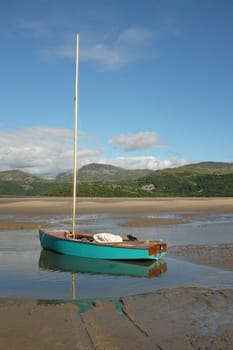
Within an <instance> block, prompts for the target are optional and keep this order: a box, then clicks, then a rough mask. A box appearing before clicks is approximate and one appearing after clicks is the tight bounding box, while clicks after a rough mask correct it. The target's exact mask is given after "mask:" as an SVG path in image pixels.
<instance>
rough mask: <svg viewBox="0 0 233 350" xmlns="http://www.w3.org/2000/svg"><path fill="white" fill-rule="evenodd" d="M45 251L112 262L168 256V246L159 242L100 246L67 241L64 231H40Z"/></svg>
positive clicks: (84, 242)
mask: <svg viewBox="0 0 233 350" xmlns="http://www.w3.org/2000/svg"><path fill="white" fill-rule="evenodd" d="M39 237H40V242H41V246H42V248H43V249H47V250H51V251H54V252H57V253H60V254H65V255H72V256H77V257H82V258H92V259H110V260H159V259H160V258H162V257H163V256H164V255H165V254H166V245H165V244H159V243H158V242H148V241H147V242H138V243H134V242H130V244H124V242H123V244H119V243H116V244H114V243H112V244H106V243H104V244H100V243H94V242H89V241H81V240H73V239H67V237H66V235H65V232H64V231H60V230H59V231H45V230H41V229H40V230H39Z"/></svg>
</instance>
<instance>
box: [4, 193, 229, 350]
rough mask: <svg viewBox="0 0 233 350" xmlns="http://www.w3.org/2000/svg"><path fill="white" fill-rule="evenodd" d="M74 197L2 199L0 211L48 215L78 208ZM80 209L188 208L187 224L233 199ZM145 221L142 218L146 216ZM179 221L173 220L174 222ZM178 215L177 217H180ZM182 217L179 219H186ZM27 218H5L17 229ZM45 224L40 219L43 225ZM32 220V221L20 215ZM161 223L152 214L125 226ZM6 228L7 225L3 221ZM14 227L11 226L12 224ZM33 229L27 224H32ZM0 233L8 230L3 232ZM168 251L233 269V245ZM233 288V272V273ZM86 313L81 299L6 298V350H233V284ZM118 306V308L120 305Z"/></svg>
mask: <svg viewBox="0 0 233 350" xmlns="http://www.w3.org/2000/svg"><path fill="white" fill-rule="evenodd" d="M70 201H71V200H70V199H66V198H65V199H57V198H56V199H54V198H48V199H47V198H46V199H44V198H39V199H38V198H36V199H34V198H30V199H29V198H27V199H24V198H21V199H19V198H18V199H13V198H11V199H8V198H4V199H3V198H1V199H0V214H5V215H17V217H18V220H19V218H20V215H23V216H25V215H26V216H29V217H31V218H32V217H33V215H35V216H38V215H39V216H40V217H41V218H42V221H41V223H43V218H44V219H45V221H44V223H45V222H46V217H47V216H48V215H53V214H67V213H69V212H70V211H71V203H70ZM79 206H80V208H79V209H78V210H79V212H80V213H97V212H99V213H101V212H103V213H114V214H115V213H117V214H124V215H125V214H127V213H128V214H130V213H152V212H153V213H154V212H159V213H178V212H179V213H182V215H180V216H179V219H177V220H178V221H174V219H173V218H172V219H169V218H168V219H163V222H160V223H159V224H174V223H175V224H182V223H183V222H187V220H189V219H190V215H192V218H194V217H195V218H196V219H198V218H203V217H205V216H206V215H207V214H209V213H211V214H214V213H232V210H233V198H220V199H212V198H210V199H187V198H185V199H180V198H179V199H174V198H172V199H169V198H166V199H116V200H115V199H114V200H113V199H89V198H88V199H81V200H80V202H79ZM140 220H141V221H140ZM171 220H172V221H171ZM175 220H176V219H175ZM179 220H180V221H179ZM19 222H20V221H18V222H17V223H16V222H12V220H6V219H4V222H3V221H1V220H0V227H3V226H4V225H5V226H4V227H5V229H7V228H13V227H14V229H15V228H16V226H14V225H18V224H19ZM32 223H33V222H32ZM41 223H36V225H39V224H41ZM24 224H28V225H30V222H28V221H27V220H25V221H24V220H21V222H20V225H21V227H19V228H22V227H24ZM136 224H137V225H141V227H143V225H145V226H146V225H156V224H158V221H156V219H155V220H152V221H151V219H150V218H148V219H146V218H141V219H140V218H138V219H137V222H136V223H135V222H132V219H130V218H129V219H127V218H126V220H125V225H129V226H130V225H136ZM1 225H2V226H1ZM7 225H8V226H7ZM25 227H26V226H25ZM27 228H29V227H27ZM0 234H1V232H0ZM168 255H169V256H173V257H175V258H178V259H186V260H188V261H191V262H194V263H198V264H204V265H209V266H215V267H218V268H222V269H227V270H231V271H232V272H233V243H232V244H231V243H230V244H220V245H208V246H202V245H189V246H185V247H184V246H182V247H171V248H169V251H168ZM232 286H233V275H232ZM92 304H93V305H92V306H93V307H92V308H91V309H89V310H86V311H85V312H83V313H81V314H80V313H79V311H80V309H79V306H78V305H75V303H71V302H69V303H62V302H61V303H57V302H54V301H50V302H45V301H43V302H42V301H38V300H27V299H6V298H1V299H0V349H12V350H13V349H17V350H21V349H22V350H27V349H32V348H33V349H35V350H37V349H38V350H39V349H45V350H46V349H80V350H83V349H91V350H92V349H98V350H104V349H105V350H106V349H107V350H108V349H109V350H113V349H114V350H115V349H127V350H128V349H160V350H161V349H171V350H176V349H177V350H178V349H179V350H180V349H224V350H225V349H226V350H228V349H231V348H232V343H233V306H232V305H233V289H230V290H212V289H206V288H195V287H188V286H187V287H180V288H170V289H161V290H159V291H156V292H154V293H149V294H145V295H138V296H132V297H125V298H120V297H119V298H117V299H109V300H95V301H93V303H92ZM116 305H117V306H118V307H116Z"/></svg>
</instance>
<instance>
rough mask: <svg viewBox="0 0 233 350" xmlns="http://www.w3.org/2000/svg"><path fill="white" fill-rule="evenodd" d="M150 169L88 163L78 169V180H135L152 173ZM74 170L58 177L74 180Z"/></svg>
mask: <svg viewBox="0 0 233 350" xmlns="http://www.w3.org/2000/svg"><path fill="white" fill-rule="evenodd" d="M151 172H152V170H148V169H136V170H130V169H124V168H120V167H116V166H114V165H109V164H96V163H92V164H88V165H84V166H83V167H82V168H80V169H79V170H78V180H79V181H85V182H109V181H126V180H135V179H138V178H140V177H142V176H146V175H148V174H150V173H151ZM72 176H73V175H72V171H68V172H66V173H61V174H58V175H57V179H59V180H66V181H72Z"/></svg>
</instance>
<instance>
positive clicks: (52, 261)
mask: <svg viewBox="0 0 233 350" xmlns="http://www.w3.org/2000/svg"><path fill="white" fill-rule="evenodd" d="M168 215H169V214H168ZM170 215H173V214H170ZM152 216H153V214H152ZM161 216H162V214H161ZM7 219H9V217H8V218H7ZM12 219H14V220H15V219H17V218H12ZM24 219H25V220H27V221H28V220H30V219H29V218H26V217H25V218H24ZM123 219H124V218H122V215H121V216H117V215H116V216H113V215H109V214H106V215H105V214H101V215H98V216H95V215H82V216H80V217H79V218H78V222H79V229H80V231H82V232H85V231H89V232H93V233H95V232H111V233H115V234H124V235H127V234H133V235H134V236H137V237H138V238H139V239H163V240H164V241H166V242H167V243H168V246H172V245H187V244H218V243H232V241H233V214H226V215H222V214H221V215H219V216H215V217H214V218H213V217H210V218H209V219H208V218H205V220H203V221H191V222H189V223H187V224H179V225H161V226H156V227H154V226H153V227H127V226H123V227H122V226H120V224H121V222H122V220H123ZM20 220H22V217H21V218H20ZM35 220H38V221H40V220H41V218H40V217H38V218H33V221H35ZM43 221H44V218H43ZM68 221H69V218H67V217H66V216H59V217H53V218H52V219H51V218H50V219H48V222H49V223H50V224H52V225H53V226H54V227H59V228H62V227H64V228H65V227H67V222H68ZM232 285H233V280H232V271H227V270H221V269H217V268H212V267H207V266H201V265H197V264H192V263H189V262H185V261H180V260H177V259H173V258H170V257H169V256H167V257H165V258H164V259H163V260H161V261H159V262H154V263H135V262H134V263H127V262H114V261H105V260H94V259H81V258H74V257H68V256H63V255H59V254H55V253H52V252H46V251H44V250H42V249H41V246H40V242H39V238H38V230H35V229H33V230H32V229H30V230H9V231H4V230H0V297H16V298H18V297H19V298H38V299H71V298H76V299H86V298H95V297H98V298H101V297H116V296H127V295H133V294H140V293H147V292H152V291H155V290H157V289H161V288H167V287H175V286H202V287H212V288H219V287H221V288H232Z"/></svg>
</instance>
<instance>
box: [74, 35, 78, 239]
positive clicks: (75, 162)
mask: <svg viewBox="0 0 233 350" xmlns="http://www.w3.org/2000/svg"><path fill="white" fill-rule="evenodd" d="M78 51H79V36H78V34H77V37H76V64H75V93H74V169H73V171H74V177H73V215H72V237H73V238H75V215H76V192H77V184H76V182H77V138H78V136H77V135H78V133H77V130H78Z"/></svg>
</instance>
